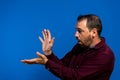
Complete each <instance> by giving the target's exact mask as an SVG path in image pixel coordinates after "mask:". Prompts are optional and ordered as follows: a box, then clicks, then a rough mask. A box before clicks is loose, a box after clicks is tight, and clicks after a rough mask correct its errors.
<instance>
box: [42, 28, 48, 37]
mask: <svg viewBox="0 0 120 80" xmlns="http://www.w3.org/2000/svg"><path fill="white" fill-rule="evenodd" d="M43 32H44V36H45V39H46V38H47V37H48V35H47V30H46V29H44V31H43Z"/></svg>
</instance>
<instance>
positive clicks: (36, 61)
mask: <svg viewBox="0 0 120 80" xmlns="http://www.w3.org/2000/svg"><path fill="white" fill-rule="evenodd" d="M36 54H37V56H38V58H33V59H24V60H21V61H22V62H23V63H26V64H46V62H47V61H48V59H47V57H46V56H45V55H43V54H41V53H39V52H36Z"/></svg>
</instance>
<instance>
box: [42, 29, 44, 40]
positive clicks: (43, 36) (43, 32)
mask: <svg viewBox="0 0 120 80" xmlns="http://www.w3.org/2000/svg"><path fill="white" fill-rule="evenodd" d="M42 35H43V38H44V40H45V30H43V31H42Z"/></svg>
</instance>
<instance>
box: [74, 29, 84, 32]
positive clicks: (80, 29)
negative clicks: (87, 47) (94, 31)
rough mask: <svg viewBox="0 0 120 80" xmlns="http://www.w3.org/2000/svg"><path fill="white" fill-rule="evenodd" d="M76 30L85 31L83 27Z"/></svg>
mask: <svg viewBox="0 0 120 80" xmlns="http://www.w3.org/2000/svg"><path fill="white" fill-rule="evenodd" d="M76 30H80V31H82V32H83V31H84V30H83V29H81V28H76Z"/></svg>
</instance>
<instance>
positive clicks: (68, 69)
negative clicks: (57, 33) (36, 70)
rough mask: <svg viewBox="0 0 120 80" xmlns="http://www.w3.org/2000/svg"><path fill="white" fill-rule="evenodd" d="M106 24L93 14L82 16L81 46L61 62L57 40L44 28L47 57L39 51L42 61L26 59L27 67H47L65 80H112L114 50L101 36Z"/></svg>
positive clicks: (78, 26) (78, 34)
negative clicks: (55, 52) (55, 44)
mask: <svg viewBox="0 0 120 80" xmlns="http://www.w3.org/2000/svg"><path fill="white" fill-rule="evenodd" d="M101 31H102V23H101V20H100V19H99V17H98V16H96V15H93V14H88V15H81V16H79V17H78V21H77V24H76V33H75V37H76V38H77V40H78V43H77V44H76V45H75V46H74V47H73V49H72V50H71V51H70V52H69V53H67V54H66V55H65V57H64V58H62V59H61V60H59V59H58V58H57V57H56V56H55V55H54V53H53V52H52V46H53V43H54V38H51V33H50V31H49V30H46V29H44V30H43V32H42V34H43V37H44V39H42V38H41V37H39V39H40V41H41V42H42V50H43V52H44V55H43V54H41V53H39V52H37V55H38V58H33V59H28V60H22V62H24V63H27V64H43V65H45V67H46V68H47V69H48V70H49V71H50V72H52V73H53V74H54V75H56V76H58V77H59V78H61V79H62V80H109V79H110V75H111V73H112V71H113V67H114V55H113V52H112V50H111V49H110V48H109V47H108V46H107V44H106V43H105V38H103V37H101V36H100V34H101Z"/></svg>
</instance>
